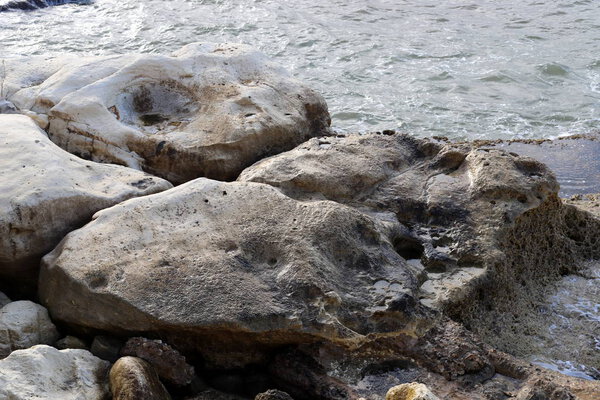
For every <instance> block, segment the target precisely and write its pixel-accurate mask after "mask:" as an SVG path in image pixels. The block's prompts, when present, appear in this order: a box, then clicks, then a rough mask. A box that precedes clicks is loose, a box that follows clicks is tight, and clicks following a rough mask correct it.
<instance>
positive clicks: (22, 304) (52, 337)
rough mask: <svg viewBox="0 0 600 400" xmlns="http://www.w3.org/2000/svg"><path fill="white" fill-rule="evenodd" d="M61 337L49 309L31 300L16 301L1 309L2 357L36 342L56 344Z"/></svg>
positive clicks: (0, 343)
mask: <svg viewBox="0 0 600 400" xmlns="http://www.w3.org/2000/svg"><path fill="white" fill-rule="evenodd" d="M59 337H60V335H59V333H58V331H57V330H56V327H55V326H54V324H53V323H52V321H50V317H49V316H48V311H47V310H46V309H45V308H44V307H42V306H40V305H39V304H35V303H33V302H31V301H27V300H22V301H14V302H12V303H10V304H7V305H5V306H4V307H3V308H2V309H0V358H4V357H7V356H8V355H9V354H10V353H11V352H12V351H13V350H18V349H26V348H28V347H31V346H35V345H36V344H50V345H51V344H54V342H55V341H56V340H58V338H59Z"/></svg>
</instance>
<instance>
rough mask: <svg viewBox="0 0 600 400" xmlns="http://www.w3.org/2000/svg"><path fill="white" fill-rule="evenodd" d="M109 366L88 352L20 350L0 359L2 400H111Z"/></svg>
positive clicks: (45, 348) (0, 393) (53, 349)
mask: <svg viewBox="0 0 600 400" xmlns="http://www.w3.org/2000/svg"><path fill="white" fill-rule="evenodd" d="M108 367H109V364H108V363H107V362H105V361H102V360H100V359H99V358H96V357H94V356H93V355H91V354H90V353H89V352H87V351H85V350H61V351H59V350H56V349H55V348H53V347H49V346H43V345H40V346H35V347H32V348H30V349H27V350H17V351H14V352H13V353H12V354H11V355H10V356H9V357H7V358H5V359H4V360H0V398H2V399H11V400H46V399H61V400H79V399H86V400H108V399H109V398H110V397H109V396H110V393H109V390H108V384H107V382H108V379H107V375H108Z"/></svg>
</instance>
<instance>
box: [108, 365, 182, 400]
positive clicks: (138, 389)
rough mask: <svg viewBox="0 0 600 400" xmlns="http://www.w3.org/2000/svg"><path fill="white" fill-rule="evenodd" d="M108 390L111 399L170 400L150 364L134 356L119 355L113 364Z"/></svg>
mask: <svg viewBox="0 0 600 400" xmlns="http://www.w3.org/2000/svg"><path fill="white" fill-rule="evenodd" d="M110 390H111V392H112V395H113V400H141V399H144V400H171V396H170V395H169V393H168V392H167V390H166V389H165V387H164V386H163V385H162V383H161V382H160V380H159V379H158V375H157V374H156V371H154V369H153V368H152V366H151V365H150V364H148V363H147V362H146V361H144V360H142V359H140V358H136V357H121V358H119V359H118V360H117V362H116V363H115V364H114V365H113V367H112V368H111V369H110Z"/></svg>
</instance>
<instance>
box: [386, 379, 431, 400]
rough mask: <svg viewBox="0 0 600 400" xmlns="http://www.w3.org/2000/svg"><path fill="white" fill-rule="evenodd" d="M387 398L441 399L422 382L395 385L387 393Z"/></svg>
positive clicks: (400, 399)
mask: <svg viewBox="0 0 600 400" xmlns="http://www.w3.org/2000/svg"><path fill="white" fill-rule="evenodd" d="M385 400H440V399H439V397H437V396H436V395H434V394H433V393H431V390H429V388H428V387H427V386H425V385H423V384H422V383H417V382H412V383H404V384H402V385H398V386H394V387H393V388H391V389H390V390H389V391H388V392H387V394H386V395H385Z"/></svg>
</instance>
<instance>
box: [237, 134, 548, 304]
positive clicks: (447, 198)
mask: <svg viewBox="0 0 600 400" xmlns="http://www.w3.org/2000/svg"><path fill="white" fill-rule="evenodd" d="M239 180H240V181H251V182H260V183H267V184H269V185H272V186H275V187H278V188H279V189H280V190H282V192H283V193H285V194H287V195H288V196H291V197H293V198H296V199H302V200H310V199H329V200H334V201H336V202H340V203H344V204H347V205H350V206H353V207H356V208H358V209H361V210H364V211H367V212H382V211H387V212H392V213H393V214H394V217H395V218H396V219H397V220H398V221H400V222H401V223H403V224H404V225H406V226H407V227H411V229H410V230H408V231H407V232H406V233H405V234H404V235H403V236H402V237H399V238H397V240H396V242H395V247H396V249H397V250H398V251H399V253H400V254H401V255H403V256H404V257H405V258H407V259H410V260H413V261H412V262H413V263H415V264H416V265H420V266H421V267H422V268H423V272H424V274H425V275H424V276H425V277H426V281H425V282H423V284H422V285H421V294H420V297H421V300H422V302H423V303H424V304H427V305H428V306H432V307H436V308H439V307H441V306H443V305H445V304H447V303H449V302H450V303H452V302H456V301H460V300H461V299H464V298H466V297H469V294H470V291H469V290H468V289H469V288H471V287H472V286H473V285H472V284H475V285H476V284H478V283H479V282H481V280H482V278H483V277H484V276H486V275H487V273H488V272H489V271H488V269H489V268H488V267H489V266H490V265H491V264H493V263H495V262H496V261H498V260H499V258H498V257H502V253H501V251H500V248H499V244H500V243H499V242H500V240H499V235H500V234H501V233H504V232H507V231H509V230H510V229H512V228H513V226H514V222H515V221H516V220H517V219H518V217H520V216H522V215H524V214H525V213H527V211H529V210H533V209H536V208H538V207H539V206H541V205H542V203H544V202H552V201H553V199H556V193H557V191H558V184H557V183H556V180H555V178H554V175H553V174H552V173H551V172H550V170H549V169H548V168H547V167H546V166H544V165H543V164H541V163H539V162H537V161H535V160H533V159H531V158H527V157H520V156H517V155H516V154H514V153H508V152H506V151H502V150H497V149H488V148H476V147H473V146H471V145H467V144H464V145H456V144H452V143H444V142H438V141H434V140H423V139H417V138H414V137H411V136H408V135H403V134H395V133H393V132H386V134H367V135H350V136H347V137H335V138H333V137H332V138H320V139H319V138H315V139H311V140H309V141H308V142H306V143H304V144H302V145H300V146H298V147H297V148H296V149H294V150H292V151H289V152H287V153H283V154H280V155H278V156H274V157H271V158H268V159H265V160H263V161H261V162H258V163H256V164H255V165H253V166H252V167H250V168H248V169H246V170H245V171H244V172H243V173H242V174H241V175H240V177H239Z"/></svg>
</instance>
